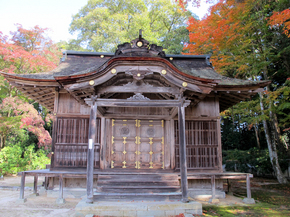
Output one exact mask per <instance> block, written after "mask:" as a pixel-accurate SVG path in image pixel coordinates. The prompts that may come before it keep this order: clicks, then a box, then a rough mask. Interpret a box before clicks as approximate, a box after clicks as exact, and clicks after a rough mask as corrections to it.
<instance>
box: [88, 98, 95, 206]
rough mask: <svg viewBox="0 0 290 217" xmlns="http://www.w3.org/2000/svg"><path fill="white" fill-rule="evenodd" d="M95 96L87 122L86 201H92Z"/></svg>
mask: <svg viewBox="0 0 290 217" xmlns="http://www.w3.org/2000/svg"><path fill="white" fill-rule="evenodd" d="M95 99H96V97H95V96H94V97H92V101H91V113H90V123H89V136H88V139H89V141H88V155H87V201H86V202H87V203H93V202H94V201H93V197H94V193H93V182H94V146H95V139H96V130H97V102H96V101H95Z"/></svg>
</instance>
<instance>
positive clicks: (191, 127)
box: [174, 120, 219, 169]
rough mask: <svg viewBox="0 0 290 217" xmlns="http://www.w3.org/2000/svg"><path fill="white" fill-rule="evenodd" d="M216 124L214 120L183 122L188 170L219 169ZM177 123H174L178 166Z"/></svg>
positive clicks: (177, 165)
mask: <svg viewBox="0 0 290 217" xmlns="http://www.w3.org/2000/svg"><path fill="white" fill-rule="evenodd" d="M217 124H218V122H217V121H214V120H187V121H185V136H186V157H187V167H188V169H219V156H218V132H217V129H218V126H217ZM178 130H179V129H178V121H175V122H174V138H175V153H176V155H175V162H176V168H177V169H178V168H179V167H180V166H179V138H178V137H179V134H178Z"/></svg>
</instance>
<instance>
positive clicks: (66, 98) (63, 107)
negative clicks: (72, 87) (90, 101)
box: [57, 93, 90, 115]
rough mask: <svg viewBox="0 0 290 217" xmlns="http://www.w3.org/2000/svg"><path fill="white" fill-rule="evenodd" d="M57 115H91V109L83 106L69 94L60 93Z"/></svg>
mask: <svg viewBox="0 0 290 217" xmlns="http://www.w3.org/2000/svg"><path fill="white" fill-rule="evenodd" d="M57 114H58V115H60V114H66V115H90V107H89V106H85V105H81V104H80V103H78V101H76V100H75V99H74V98H73V97H72V96H71V95H70V94H69V93H60V94H59V102H58V109H57Z"/></svg>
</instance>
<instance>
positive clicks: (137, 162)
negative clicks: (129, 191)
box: [135, 161, 140, 169]
mask: <svg viewBox="0 0 290 217" xmlns="http://www.w3.org/2000/svg"><path fill="white" fill-rule="evenodd" d="M135 168H136V169H140V161H135Z"/></svg>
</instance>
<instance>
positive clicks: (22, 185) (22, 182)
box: [18, 172, 27, 203]
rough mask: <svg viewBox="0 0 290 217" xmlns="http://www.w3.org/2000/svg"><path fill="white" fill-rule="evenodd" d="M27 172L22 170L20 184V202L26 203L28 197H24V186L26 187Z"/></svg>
mask: <svg viewBox="0 0 290 217" xmlns="http://www.w3.org/2000/svg"><path fill="white" fill-rule="evenodd" d="M25 175H26V174H25V172H22V174H21V186H20V196H19V200H18V201H19V202H22V203H25V202H26V201H27V199H26V198H24V187H25Z"/></svg>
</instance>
